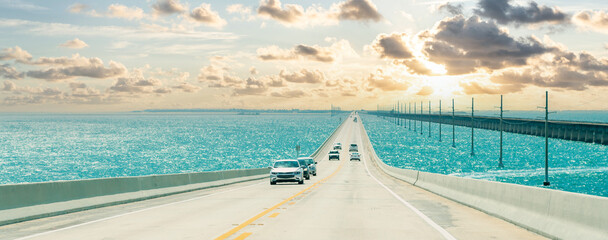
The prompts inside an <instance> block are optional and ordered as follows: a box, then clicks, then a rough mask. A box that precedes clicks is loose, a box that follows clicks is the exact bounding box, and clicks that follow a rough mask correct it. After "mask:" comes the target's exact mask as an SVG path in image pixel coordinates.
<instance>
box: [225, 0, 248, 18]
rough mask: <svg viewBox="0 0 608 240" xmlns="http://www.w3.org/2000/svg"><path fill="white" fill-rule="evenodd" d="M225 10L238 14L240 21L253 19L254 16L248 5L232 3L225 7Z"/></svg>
mask: <svg viewBox="0 0 608 240" xmlns="http://www.w3.org/2000/svg"><path fill="white" fill-rule="evenodd" d="M226 11H227V12H228V13H231V14H239V15H240V18H237V19H238V20H242V21H253V20H254V19H255V16H254V15H252V14H251V13H252V10H251V8H250V7H245V6H243V4H232V5H229V6H228V7H226Z"/></svg>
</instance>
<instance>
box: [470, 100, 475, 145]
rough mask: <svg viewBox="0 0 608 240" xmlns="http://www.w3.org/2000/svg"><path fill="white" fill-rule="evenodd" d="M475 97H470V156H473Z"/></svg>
mask: <svg viewBox="0 0 608 240" xmlns="http://www.w3.org/2000/svg"><path fill="white" fill-rule="evenodd" d="M474 124H475V98H471V156H475V126H474Z"/></svg>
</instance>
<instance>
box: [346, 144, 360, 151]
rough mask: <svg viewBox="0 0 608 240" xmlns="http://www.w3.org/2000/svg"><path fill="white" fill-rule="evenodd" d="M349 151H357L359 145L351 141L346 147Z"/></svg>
mask: <svg viewBox="0 0 608 240" xmlns="http://www.w3.org/2000/svg"><path fill="white" fill-rule="evenodd" d="M348 151H349V152H358V151H359V147H358V146H357V144H356V143H353V144H351V145H350V147H349V148H348Z"/></svg>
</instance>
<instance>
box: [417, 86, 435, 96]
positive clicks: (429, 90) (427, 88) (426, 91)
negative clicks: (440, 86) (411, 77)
mask: <svg viewBox="0 0 608 240" xmlns="http://www.w3.org/2000/svg"><path fill="white" fill-rule="evenodd" d="M434 92H435V90H434V89H433V88H432V87H431V86H423V87H422V88H421V89H420V90H419V91H418V92H417V93H416V95H419V96H428V95H431V94H433V93H434Z"/></svg>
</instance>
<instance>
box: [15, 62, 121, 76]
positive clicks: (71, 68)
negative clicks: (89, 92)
mask: <svg viewBox="0 0 608 240" xmlns="http://www.w3.org/2000/svg"><path fill="white" fill-rule="evenodd" d="M31 64H45V65H60V66H59V67H50V68H47V69H44V70H30V71H27V76H29V77H33V78H38V79H44V80H48V81H57V80H64V79H70V78H74V77H90V78H111V77H117V76H120V75H123V74H125V73H126V72H127V68H126V67H125V66H124V65H122V64H121V63H117V62H114V61H110V62H109V63H108V67H106V66H104V63H103V61H102V60H101V59H99V58H77V59H74V58H73V59H69V58H40V59H39V60H37V61H35V62H32V63H31Z"/></svg>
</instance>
